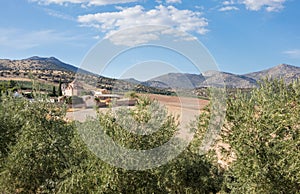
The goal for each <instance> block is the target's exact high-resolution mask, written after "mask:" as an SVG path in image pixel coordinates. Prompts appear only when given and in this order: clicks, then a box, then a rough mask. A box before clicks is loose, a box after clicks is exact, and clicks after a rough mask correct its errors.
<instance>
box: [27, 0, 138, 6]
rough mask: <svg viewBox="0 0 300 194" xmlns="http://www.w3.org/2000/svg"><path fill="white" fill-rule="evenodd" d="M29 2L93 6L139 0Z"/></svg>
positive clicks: (44, 0)
mask: <svg viewBox="0 0 300 194" xmlns="http://www.w3.org/2000/svg"><path fill="white" fill-rule="evenodd" d="M29 1H31V2H38V3H40V4H46V5H47V4H59V5H64V4H67V3H72V4H83V5H82V6H83V7H84V6H85V5H89V6H91V5H95V6H103V5H113V4H125V3H132V2H137V1H139V0H29Z"/></svg>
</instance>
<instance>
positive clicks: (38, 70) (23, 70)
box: [0, 56, 300, 91]
mask: <svg viewBox="0 0 300 194" xmlns="http://www.w3.org/2000/svg"><path fill="white" fill-rule="evenodd" d="M76 73H80V75H83V77H82V78H83V79H84V80H85V81H86V82H88V83H89V84H91V85H93V84H94V85H95V82H97V83H96V85H97V87H101V88H103V87H104V88H113V87H116V83H117V84H118V87H121V88H125V89H126V88H134V87H137V85H140V86H139V87H140V88H142V89H145V90H147V91H148V90H150V89H149V88H152V90H153V88H158V89H162V90H170V89H176V88H178V89H194V88H201V87H208V86H211V85H215V86H217V85H223V83H222V82H224V83H225V85H226V87H229V88H253V87H256V86H257V82H258V81H259V80H261V79H262V78H265V77H269V78H277V79H279V78H283V79H284V80H285V81H286V82H287V83H290V82H291V81H293V80H295V79H296V78H300V67H295V66H292V65H287V64H281V65H278V66H275V67H273V68H269V69H266V70H262V71H258V72H253V73H248V74H244V75H236V74H232V73H227V72H217V71H207V72H204V73H203V74H189V73H168V74H165V75H161V76H158V77H156V78H153V79H150V80H148V81H144V82H141V81H138V80H136V79H133V78H131V79H124V80H116V79H111V78H106V77H103V76H100V75H96V74H93V73H91V72H88V71H85V70H82V69H80V68H78V67H75V66H72V65H69V64H67V63H64V62H62V61H60V60H59V59H57V58H55V57H38V56H33V57H30V58H27V59H22V60H10V59H0V78H4V79H8V78H20V77H21V78H22V77H24V78H29V76H30V75H32V76H34V77H36V78H38V79H39V80H43V81H47V82H52V83H58V82H59V80H60V79H62V80H63V81H64V82H70V81H72V80H73V79H74V78H75V74H76ZM141 85H142V86H145V87H141ZM147 87H149V88H148V89H147Z"/></svg>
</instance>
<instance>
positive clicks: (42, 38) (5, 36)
mask: <svg viewBox="0 0 300 194" xmlns="http://www.w3.org/2000/svg"><path fill="white" fill-rule="evenodd" d="M0 37H1V38H0V45H1V46H5V47H7V48H14V49H30V48H34V47H39V46H41V45H45V44H57V43H59V44H62V43H66V42H70V43H72V42H73V41H75V40H78V38H79V37H75V36H70V34H67V33H63V32H56V31H54V30H40V31H23V30H20V29H3V28H2V29H1V28H0Z"/></svg>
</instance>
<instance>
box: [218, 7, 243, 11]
mask: <svg viewBox="0 0 300 194" xmlns="http://www.w3.org/2000/svg"><path fill="white" fill-rule="evenodd" d="M233 10H239V8H237V7H235V6H225V7H221V8H220V9H219V11H233Z"/></svg>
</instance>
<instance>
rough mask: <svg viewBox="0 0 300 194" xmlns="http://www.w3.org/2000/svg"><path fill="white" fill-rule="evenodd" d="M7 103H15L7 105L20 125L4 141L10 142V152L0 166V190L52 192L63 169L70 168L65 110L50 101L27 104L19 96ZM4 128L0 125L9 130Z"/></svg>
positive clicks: (68, 135) (68, 134)
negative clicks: (16, 100) (1, 167)
mask: <svg viewBox="0 0 300 194" xmlns="http://www.w3.org/2000/svg"><path fill="white" fill-rule="evenodd" d="M6 100H7V99H6ZM6 100H4V101H3V102H5V101H6ZM8 102H10V103H11V105H15V107H13V106H10V107H8V108H11V109H12V110H14V112H15V113H17V115H16V116H17V117H18V119H19V121H20V123H22V126H19V125H18V126H17V127H18V130H15V131H17V133H16V134H17V135H12V136H11V138H7V139H6V140H5V141H6V142H9V143H8V145H9V146H8V148H9V149H8V150H9V151H8V154H7V157H6V158H5V162H4V164H3V169H1V170H2V172H1V177H0V188H1V190H2V191H3V192H7V193H20V192H21V193H40V192H43V193H44V192H55V189H56V185H57V184H58V182H60V181H61V179H62V177H61V175H62V172H64V170H65V169H68V168H70V164H69V160H70V157H71V156H70V155H68V154H69V153H72V150H71V148H70V146H69V144H70V141H71V140H72V137H73V130H72V127H71V126H70V125H69V124H67V123H66V122H65V121H64V120H63V116H64V112H63V111H62V110H61V109H58V108H57V107H55V105H53V104H51V103H46V102H33V103H30V102H28V101H25V100H22V99H20V101H19V102H15V101H12V102H11V100H8ZM14 108H15V109H14ZM11 116H12V115H11ZM11 126H13V125H11ZM6 127H9V126H5V127H3V128H4V129H6V130H8V131H9V130H11V129H10V128H6ZM13 127H14V126H13ZM1 148H2V147H1Z"/></svg>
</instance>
